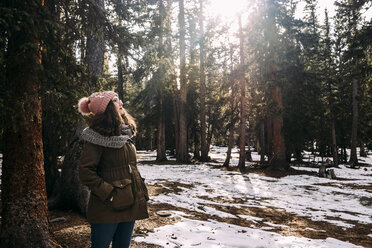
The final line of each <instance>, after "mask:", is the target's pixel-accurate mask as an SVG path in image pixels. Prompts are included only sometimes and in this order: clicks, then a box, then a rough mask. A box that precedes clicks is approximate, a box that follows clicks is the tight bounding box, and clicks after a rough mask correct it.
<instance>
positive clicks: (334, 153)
mask: <svg viewBox="0 0 372 248" xmlns="http://www.w3.org/2000/svg"><path fill="white" fill-rule="evenodd" d="M331 118H332V121H331V128H332V156H333V165H334V166H335V167H338V163H339V161H338V151H337V141H336V127H335V120H334V117H333V115H332V117H331Z"/></svg>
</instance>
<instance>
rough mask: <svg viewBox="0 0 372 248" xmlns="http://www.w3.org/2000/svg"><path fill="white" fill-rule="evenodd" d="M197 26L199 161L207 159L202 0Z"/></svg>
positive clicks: (201, 0)
mask: <svg viewBox="0 0 372 248" xmlns="http://www.w3.org/2000/svg"><path fill="white" fill-rule="evenodd" d="M199 2H200V8H199V27H200V46H199V47H200V129H201V130H200V139H201V158H200V161H201V162H205V161H207V159H208V146H207V134H206V123H205V93H206V89H205V63H204V58H205V51H204V24H203V0H199Z"/></svg>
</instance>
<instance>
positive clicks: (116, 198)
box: [79, 129, 149, 224]
mask: <svg viewBox="0 0 372 248" xmlns="http://www.w3.org/2000/svg"><path fill="white" fill-rule="evenodd" d="M84 131H85V132H84ZM84 131H83V135H82V138H83V139H85V140H87V142H86V144H85V146H84V150H83V153H82V156H81V158H80V167H79V176H80V180H81V182H82V183H83V184H85V185H87V186H88V188H89V189H90V190H91V194H90V199H89V204H88V209H87V219H88V221H89V222H90V223H95V224H101V223H118V222H127V221H134V220H139V219H144V218H148V212H147V201H148V199H149V198H148V192H147V188H146V185H145V183H144V180H143V179H142V177H141V175H140V173H139V171H138V169H137V162H136V148H135V146H134V144H133V142H131V140H130V139H128V138H124V139H119V138H118V139H115V138H117V137H122V136H115V137H103V136H100V135H99V134H98V133H95V132H94V131H92V130H91V129H88V130H84ZM87 133H88V135H87ZM92 135H93V136H94V139H92V137H93V136H92ZM87 137H88V138H87ZM97 137H98V138H97Z"/></svg>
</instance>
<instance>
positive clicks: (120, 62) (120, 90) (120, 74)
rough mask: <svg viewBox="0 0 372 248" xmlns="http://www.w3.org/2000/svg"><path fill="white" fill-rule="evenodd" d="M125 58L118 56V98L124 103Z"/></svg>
mask: <svg viewBox="0 0 372 248" xmlns="http://www.w3.org/2000/svg"><path fill="white" fill-rule="evenodd" d="M122 57H123V56H122V55H121V54H118V96H119V98H120V99H121V100H122V101H124V89H123V84H124V77H123V58H122Z"/></svg>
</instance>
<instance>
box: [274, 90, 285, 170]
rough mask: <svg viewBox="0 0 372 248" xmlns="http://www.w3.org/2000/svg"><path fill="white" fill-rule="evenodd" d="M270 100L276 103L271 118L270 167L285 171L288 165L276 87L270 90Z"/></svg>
mask: <svg viewBox="0 0 372 248" xmlns="http://www.w3.org/2000/svg"><path fill="white" fill-rule="evenodd" d="M272 98H273V100H274V102H275V103H276V107H277V112H276V113H275V115H274V116H273V152H274V157H273V160H272V161H271V165H272V166H273V167H274V168H278V169H287V168H288V163H287V161H286V156H285V145H284V136H283V133H282V130H283V117H282V114H281V112H282V108H283V105H282V91H281V88H280V87H279V86H278V85H277V86H275V87H274V89H273V90H272Z"/></svg>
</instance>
